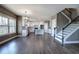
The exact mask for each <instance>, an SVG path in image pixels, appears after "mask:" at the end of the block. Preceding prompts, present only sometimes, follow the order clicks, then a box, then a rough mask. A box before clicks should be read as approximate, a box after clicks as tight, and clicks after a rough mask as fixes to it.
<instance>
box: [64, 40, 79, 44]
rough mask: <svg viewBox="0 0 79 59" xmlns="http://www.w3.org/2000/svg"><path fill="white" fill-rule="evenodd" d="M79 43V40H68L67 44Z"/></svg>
mask: <svg viewBox="0 0 79 59" xmlns="http://www.w3.org/2000/svg"><path fill="white" fill-rule="evenodd" d="M76 43H79V41H66V42H65V44H76Z"/></svg>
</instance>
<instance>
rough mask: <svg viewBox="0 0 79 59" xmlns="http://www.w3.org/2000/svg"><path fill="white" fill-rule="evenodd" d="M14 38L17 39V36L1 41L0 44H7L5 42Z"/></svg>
mask: <svg viewBox="0 0 79 59" xmlns="http://www.w3.org/2000/svg"><path fill="white" fill-rule="evenodd" d="M15 37H18V35H16V36H13V37H11V38H8V39H6V40H3V41H1V42H0V44H3V43H5V42H7V41H9V40H11V39H13V38H15Z"/></svg>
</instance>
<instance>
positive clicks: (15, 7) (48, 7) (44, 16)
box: [3, 4, 79, 20]
mask: <svg viewBox="0 0 79 59" xmlns="http://www.w3.org/2000/svg"><path fill="white" fill-rule="evenodd" d="M3 6H4V7H5V8H7V9H9V10H11V11H12V12H14V13H15V14H17V15H20V16H25V15H26V14H25V11H26V10H27V15H28V16H30V17H31V18H32V19H36V20H49V19H50V18H51V16H54V15H56V13H58V12H59V11H61V10H63V9H64V8H78V7H79V5H78V4H63V5H62V4H3Z"/></svg>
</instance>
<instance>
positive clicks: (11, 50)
mask: <svg viewBox="0 0 79 59" xmlns="http://www.w3.org/2000/svg"><path fill="white" fill-rule="evenodd" d="M72 53H73V54H74V53H79V44H75V45H66V46H64V47H62V46H61V45H60V44H59V43H57V42H54V40H53V38H52V37H51V36H50V35H48V34H45V35H42V36H40V35H39V36H35V35H34V34H33V33H32V34H30V35H29V36H28V37H18V38H15V39H13V40H12V41H9V42H7V43H6V44H4V45H1V46H0V54H72Z"/></svg>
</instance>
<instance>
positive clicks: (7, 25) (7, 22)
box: [0, 16, 16, 35]
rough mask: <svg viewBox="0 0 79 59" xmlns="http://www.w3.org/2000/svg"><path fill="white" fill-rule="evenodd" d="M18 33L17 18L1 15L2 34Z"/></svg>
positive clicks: (0, 29)
mask: <svg viewBox="0 0 79 59" xmlns="http://www.w3.org/2000/svg"><path fill="white" fill-rule="evenodd" d="M8 33H16V20H15V19H13V18H8V17H4V16H0V35H4V34H8Z"/></svg>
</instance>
